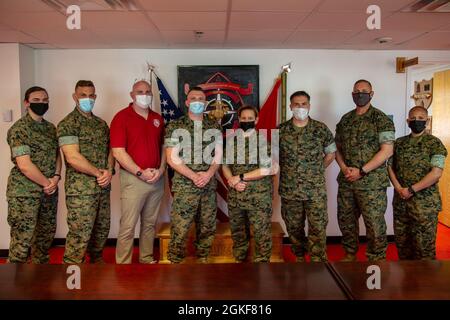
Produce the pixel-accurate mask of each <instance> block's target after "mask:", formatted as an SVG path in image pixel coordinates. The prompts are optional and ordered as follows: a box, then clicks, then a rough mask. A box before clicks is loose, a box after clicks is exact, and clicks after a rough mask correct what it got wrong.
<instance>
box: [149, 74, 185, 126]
mask: <svg viewBox="0 0 450 320" xmlns="http://www.w3.org/2000/svg"><path fill="white" fill-rule="evenodd" d="M156 82H157V84H158V89H159V101H161V115H162V116H163V118H164V122H165V123H166V124H167V123H168V122H169V121H171V120H175V119H178V118H179V117H181V116H182V115H183V114H184V113H183V110H182V109H181V108H179V107H178V106H177V105H176V104H175V103H174V102H173V100H172V98H171V97H170V95H169V93H168V92H167V90H166V87H164V84H163V83H162V81H161V79H160V78H159V77H156Z"/></svg>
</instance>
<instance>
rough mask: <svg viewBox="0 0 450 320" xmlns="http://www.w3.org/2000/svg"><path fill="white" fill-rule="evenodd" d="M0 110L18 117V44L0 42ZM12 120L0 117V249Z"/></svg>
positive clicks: (5, 239) (5, 233)
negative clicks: (7, 137) (4, 120)
mask: <svg viewBox="0 0 450 320" xmlns="http://www.w3.org/2000/svg"><path fill="white" fill-rule="evenodd" d="M0 70H1V72H0V112H2V113H3V112H4V111H5V110H8V109H12V110H13V119H14V120H17V119H18V118H19V117H20V101H21V98H20V70H19V45H17V44H0ZM11 125H12V122H3V121H2V118H0V163H1V168H0V249H6V248H8V247H9V226H8V223H7V220H6V217H7V212H8V205H7V202H6V182H7V180H8V175H9V171H10V169H11V167H12V164H11V160H10V152H9V147H8V144H7V142H6V133H7V131H8V129H9V127H10V126H11Z"/></svg>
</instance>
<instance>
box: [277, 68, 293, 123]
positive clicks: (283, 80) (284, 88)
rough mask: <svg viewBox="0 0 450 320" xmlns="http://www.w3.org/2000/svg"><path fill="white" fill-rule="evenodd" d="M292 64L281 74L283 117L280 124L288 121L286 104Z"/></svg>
mask: <svg viewBox="0 0 450 320" xmlns="http://www.w3.org/2000/svg"><path fill="white" fill-rule="evenodd" d="M291 64H292V63H291V62H289V63H288V64H285V65H284V66H283V67H282V70H283V71H282V72H281V117H280V123H283V122H285V121H286V102H287V93H286V92H287V74H288V73H289V72H291Z"/></svg>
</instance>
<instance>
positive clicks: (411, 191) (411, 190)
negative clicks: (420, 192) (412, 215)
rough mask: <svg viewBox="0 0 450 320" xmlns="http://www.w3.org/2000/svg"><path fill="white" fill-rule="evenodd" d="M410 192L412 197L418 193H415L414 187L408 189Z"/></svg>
mask: <svg viewBox="0 0 450 320" xmlns="http://www.w3.org/2000/svg"><path fill="white" fill-rule="evenodd" d="M408 191H409V193H411V194H412V195H414V194H416V192H415V191H414V189H413V187H412V186H409V187H408Z"/></svg>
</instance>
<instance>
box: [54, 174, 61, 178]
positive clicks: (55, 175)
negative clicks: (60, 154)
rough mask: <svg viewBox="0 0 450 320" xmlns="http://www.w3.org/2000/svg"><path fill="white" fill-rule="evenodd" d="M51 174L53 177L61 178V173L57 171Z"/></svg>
mask: <svg viewBox="0 0 450 320" xmlns="http://www.w3.org/2000/svg"><path fill="white" fill-rule="evenodd" d="M53 176H54V177H59V178H60V179H61V175H60V174H59V173H55V174H54V175H53Z"/></svg>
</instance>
